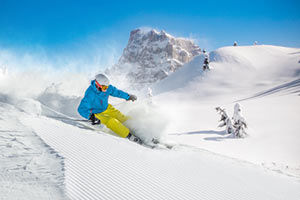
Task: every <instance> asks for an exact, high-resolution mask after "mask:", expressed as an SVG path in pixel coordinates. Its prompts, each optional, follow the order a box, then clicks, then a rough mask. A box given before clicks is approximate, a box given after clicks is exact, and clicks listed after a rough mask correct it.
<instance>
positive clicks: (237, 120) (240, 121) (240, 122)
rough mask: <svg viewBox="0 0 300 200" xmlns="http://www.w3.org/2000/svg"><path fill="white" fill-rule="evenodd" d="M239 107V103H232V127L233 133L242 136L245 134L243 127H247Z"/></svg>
mask: <svg viewBox="0 0 300 200" xmlns="http://www.w3.org/2000/svg"><path fill="white" fill-rule="evenodd" d="M240 112H241V108H240V104H238V103H236V104H235V105H234V114H233V117H232V119H233V127H234V135H235V136H236V137H243V136H245V135H247V133H246V131H245V128H247V123H246V121H245V119H244V118H243V117H242V116H241V114H240Z"/></svg>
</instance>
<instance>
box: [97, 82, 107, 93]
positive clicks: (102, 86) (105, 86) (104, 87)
mask: <svg viewBox="0 0 300 200" xmlns="http://www.w3.org/2000/svg"><path fill="white" fill-rule="evenodd" d="M95 83H96V86H97V87H98V88H101V89H102V90H103V91H105V90H107V88H108V85H101V84H100V83H98V81H97V80H95Z"/></svg>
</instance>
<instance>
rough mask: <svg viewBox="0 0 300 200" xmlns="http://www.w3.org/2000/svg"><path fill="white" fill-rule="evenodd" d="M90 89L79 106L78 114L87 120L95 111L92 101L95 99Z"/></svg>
mask: <svg viewBox="0 0 300 200" xmlns="http://www.w3.org/2000/svg"><path fill="white" fill-rule="evenodd" d="M89 90H90V88H89V89H88V90H87V91H86V92H85V94H84V97H83V99H82V100H81V102H80V104H79V106H78V109H77V110H78V113H79V114H80V115H81V116H82V117H84V118H86V119H90V117H91V115H92V113H93V109H92V105H91V102H92V99H93V95H92V93H91V91H89Z"/></svg>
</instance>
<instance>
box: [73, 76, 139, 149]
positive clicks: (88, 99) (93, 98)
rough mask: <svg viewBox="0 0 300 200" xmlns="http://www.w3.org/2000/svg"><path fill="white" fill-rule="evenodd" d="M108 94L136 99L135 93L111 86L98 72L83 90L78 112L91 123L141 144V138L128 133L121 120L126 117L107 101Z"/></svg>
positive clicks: (106, 78)
mask: <svg viewBox="0 0 300 200" xmlns="http://www.w3.org/2000/svg"><path fill="white" fill-rule="evenodd" d="M110 95H111V96H114V97H118V98H123V99H125V100H127V101H129V100H131V101H135V100H137V97H136V96H135V95H132V94H128V93H126V92H123V91H122V90H119V89H117V88H116V87H114V86H112V85H111V84H110V80H109V78H108V77H107V76H106V75H104V74H98V75H96V77H95V80H93V81H91V85H90V86H89V88H88V89H87V90H86V91H85V95H84V97H83V99H82V100H81V102H80V105H79V107H78V112H79V114H80V115H81V116H82V117H84V118H86V119H89V120H91V123H92V125H96V124H100V123H102V124H104V125H106V127H107V128H109V129H111V130H112V131H113V132H115V133H116V134H117V135H119V136H120V137H123V138H128V139H129V140H130V141H134V142H137V143H140V144H141V143H142V141H141V139H140V138H138V137H136V136H135V135H133V134H132V133H130V130H129V129H128V128H127V127H126V126H125V125H123V122H125V121H126V120H127V119H128V117H127V116H125V115H123V114H122V113H121V112H120V111H119V110H117V109H116V108H114V107H113V106H112V105H111V104H109V103H108V98H109V96H110Z"/></svg>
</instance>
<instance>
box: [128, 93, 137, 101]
mask: <svg viewBox="0 0 300 200" xmlns="http://www.w3.org/2000/svg"><path fill="white" fill-rule="evenodd" d="M135 100H137V97H136V96H135V95H133V94H130V95H129V98H128V99H127V101H135Z"/></svg>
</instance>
